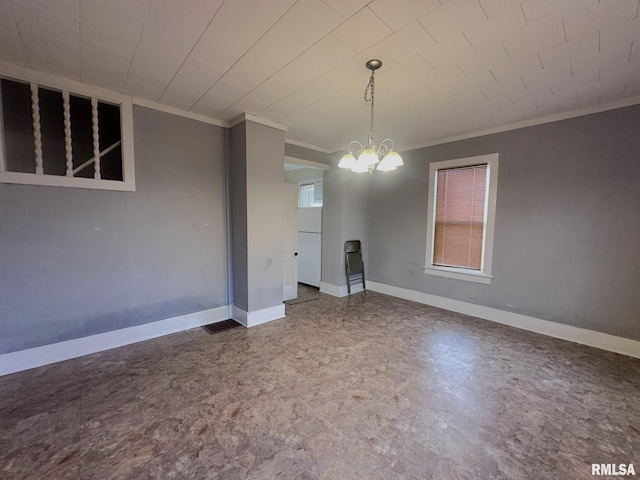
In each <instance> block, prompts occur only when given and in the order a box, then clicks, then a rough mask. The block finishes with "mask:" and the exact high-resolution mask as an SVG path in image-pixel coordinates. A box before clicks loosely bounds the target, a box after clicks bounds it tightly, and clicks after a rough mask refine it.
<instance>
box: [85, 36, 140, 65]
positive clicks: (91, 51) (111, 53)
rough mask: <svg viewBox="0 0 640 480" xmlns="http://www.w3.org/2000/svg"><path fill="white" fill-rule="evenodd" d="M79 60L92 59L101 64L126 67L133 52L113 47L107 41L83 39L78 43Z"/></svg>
mask: <svg viewBox="0 0 640 480" xmlns="http://www.w3.org/2000/svg"><path fill="white" fill-rule="evenodd" d="M80 56H81V60H83V61H84V60H93V61H95V62H99V63H101V64H106V65H113V66H115V67H120V68H128V67H129V64H130V63H131V60H132V59H133V54H132V53H130V52H125V51H122V50H119V49H118V48H114V47H113V46H111V45H110V44H108V43H101V42H94V41H93V40H89V39H87V40H83V41H82V42H81V43H80Z"/></svg>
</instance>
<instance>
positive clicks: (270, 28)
mask: <svg viewBox="0 0 640 480" xmlns="http://www.w3.org/2000/svg"><path fill="white" fill-rule="evenodd" d="M297 3H298V0H296V2H295V3H293V4H292V5H291V6H290V7H289V8H288V9H287V11H286V12H284V13H283V14H282V15H280V17H279V18H278V19H277V20H276V21H275V22H273V24H272V25H271V26H270V27H269V28H268V29H267V30H266V31H265V32H264V33H263V34H262V35H260V38H258V39H257V40H256V41H255V42H253V44H252V45H251V46H250V47H249V48H248V49H247V51H246V52H244V53H243V54H242V55H240V57H238V59H237V60H236V61H235V62H233V65H231V66H230V67H229V68H228V69H227V71H226V72H224V73H223V74H222V75H221V76H220V78H218V80H216V81H215V83H214V84H213V85H211V86H210V87H209V88H208V89H207V91H206V92H204V93H203V94H202V95H200V97H198V99H197V100H196V101H195V102H193V104H191V106H190V107H189V111H191V109H192V108H193V107H194V106H195V105H196V104H197V103H198V102H199V101H200V100H202V98H203V97H204V96H205V95H206V94H207V93H209V92H210V91H211V90H212V89H213V87H215V86H216V85H217V84H218V83H219V82H220V80H222V79H223V78H224V76H225V75H226V74H227V73H229V71H230V70H231V69H232V68H233V67H235V66H236V65H237V64H238V62H239V61H240V60H242V59H243V58H244V57H245V56H246V55H247V53H249V52H250V51H251V49H252V48H253V47H255V46H256V45H257V43H258V42H259V41H260V40H262V39H263V38H264V37H265V35H266V34H267V33H269V32H270V31H271V30H272V29H273V27H275V26H276V25H277V24H278V22H279V21H280V20H282V18H283V17H284V16H285V15H286V14H287V13H289V12H290V11H291V9H292V8H293V7H295V6H296V4H297ZM231 106H233V104H232V105H230V106H229V107H227V108H225V109H224V110H222V112H220V114H222V113H223V112H224V111H225V110H227V109H228V108H230V107H231Z"/></svg>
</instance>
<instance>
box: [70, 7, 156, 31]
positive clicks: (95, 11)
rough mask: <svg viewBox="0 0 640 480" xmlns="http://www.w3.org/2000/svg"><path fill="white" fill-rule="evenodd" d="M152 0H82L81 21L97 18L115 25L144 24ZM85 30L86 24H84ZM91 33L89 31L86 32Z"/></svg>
mask: <svg viewBox="0 0 640 480" xmlns="http://www.w3.org/2000/svg"><path fill="white" fill-rule="evenodd" d="M151 1H152V0H135V1H131V0H80V21H81V22H84V21H85V20H86V19H88V18H96V19H101V20H103V21H106V22H108V23H110V24H114V25H140V27H142V25H143V24H144V21H145V18H146V17H147V13H148V12H149V7H150V6H151ZM83 30H84V25H83ZM85 33H87V34H89V32H85Z"/></svg>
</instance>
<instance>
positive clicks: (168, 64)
mask: <svg viewBox="0 0 640 480" xmlns="http://www.w3.org/2000/svg"><path fill="white" fill-rule="evenodd" d="M131 67H132V68H133V67H136V68H137V67H140V68H142V69H146V70H149V71H152V72H155V74H156V75H158V76H162V77H166V78H167V79H168V80H171V78H172V77H173V76H174V75H175V74H176V72H177V71H178V69H179V68H180V58H179V57H174V58H165V57H164V56H163V55H162V54H161V52H155V51H153V52H152V51H150V52H148V53H146V54H142V53H140V52H138V53H136V55H135V56H134V57H133V60H132V61H131Z"/></svg>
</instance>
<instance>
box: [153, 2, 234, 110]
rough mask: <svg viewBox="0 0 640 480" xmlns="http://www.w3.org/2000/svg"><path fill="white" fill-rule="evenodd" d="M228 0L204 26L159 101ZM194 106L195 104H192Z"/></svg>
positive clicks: (222, 3) (221, 4)
mask: <svg viewBox="0 0 640 480" xmlns="http://www.w3.org/2000/svg"><path fill="white" fill-rule="evenodd" d="M225 2H226V0H223V1H222V2H221V3H220V5H219V6H218V8H217V10H216V11H215V13H214V14H213V16H212V17H211V20H209V23H207V26H206V27H204V30H202V33H201V34H200V36H199V37H198V39H197V40H196V41H195V42H194V44H193V46H192V47H191V50H189V53H187V55H186V56H185V57H184V60H182V63H181V64H180V66H179V67H178V69H177V70H176V73H174V74H173V76H172V77H171V80H169V83H167V86H166V87H164V90H162V93H161V94H160V96H159V97H158V101H159V100H160V99H161V98H162V97H163V95H164V94H165V93H166V92H167V89H168V88H169V87H170V86H171V84H172V83H173V81H174V80H175V78H176V76H177V75H178V73H179V72H180V70H181V69H182V67H183V66H184V64H185V63H186V62H187V59H188V58H189V57H190V56H191V53H193V50H194V49H195V48H196V45H198V42H200V40H202V37H204V34H205V33H206V31H207V29H208V28H209V26H210V25H211V23H212V22H213V20H215V18H216V15H218V12H219V11H220V9H221V8H222V6H223V5H224V4H225ZM192 107H193V105H192ZM189 109H191V107H189Z"/></svg>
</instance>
